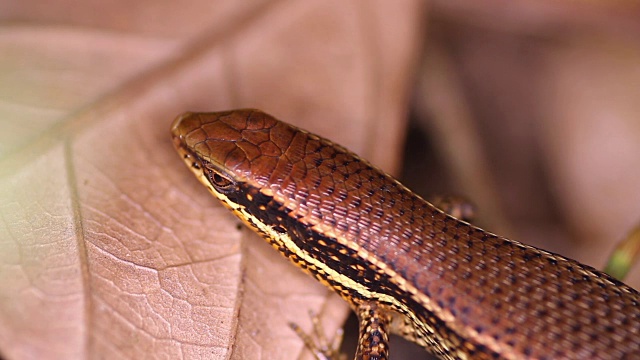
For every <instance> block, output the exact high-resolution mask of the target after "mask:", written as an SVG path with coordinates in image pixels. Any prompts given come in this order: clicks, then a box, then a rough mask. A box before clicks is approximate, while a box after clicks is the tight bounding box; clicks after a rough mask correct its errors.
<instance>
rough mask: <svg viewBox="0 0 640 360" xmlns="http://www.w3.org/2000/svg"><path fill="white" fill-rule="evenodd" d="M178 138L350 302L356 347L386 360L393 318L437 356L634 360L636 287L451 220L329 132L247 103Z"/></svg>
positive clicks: (228, 199)
mask: <svg viewBox="0 0 640 360" xmlns="http://www.w3.org/2000/svg"><path fill="white" fill-rule="evenodd" d="M172 133H173V139H174V144H175V146H176V149H177V150H178V152H179V153H180V154H181V156H182V157H183V159H184V161H185V163H186V164H187V165H188V166H189V167H190V168H191V170H192V171H193V172H194V174H195V175H196V176H197V177H198V179H199V180H200V181H201V182H202V183H203V184H204V185H205V186H206V187H207V188H208V189H209V190H210V192H211V193H212V194H213V195H214V196H216V197H217V198H219V199H220V200H222V202H223V203H224V204H225V206H227V207H228V208H230V209H231V210H232V211H233V212H234V213H235V214H236V215H237V216H239V217H240V218H241V219H242V220H243V221H244V222H245V223H246V224H247V225H249V226H250V227H251V228H253V229H254V230H256V231H257V232H258V233H260V234H261V235H262V236H263V237H264V238H265V239H266V240H267V241H269V242H270V243H271V244H272V246H273V247H274V248H276V249H277V250H278V251H280V252H281V253H282V254H283V255H284V256H286V257H287V258H289V259H290V260H291V261H292V262H293V263H294V264H296V265H297V266H298V267H300V268H302V269H303V270H305V271H306V272H308V273H310V274H311V275H312V276H314V277H315V278H316V279H318V280H319V281H320V282H322V283H323V284H325V285H327V286H329V287H330V288H332V289H333V290H335V291H336V292H337V293H339V294H340V295H341V296H342V297H343V298H344V299H345V300H346V301H348V302H349V303H350V304H351V306H352V307H353V308H354V309H355V310H356V312H357V313H358V314H359V316H360V320H361V329H360V331H361V335H360V345H359V350H358V354H367V353H370V352H371V351H378V350H381V351H380V354H381V355H380V357H379V358H380V359H385V358H387V355H386V350H387V343H386V332H385V331H384V329H385V328H386V327H387V326H388V327H389V330H390V331H391V332H395V333H399V334H400V335H402V336H404V337H406V338H408V339H410V340H412V341H414V342H416V343H418V344H420V345H422V346H424V347H425V348H426V349H427V350H429V351H430V352H432V353H434V354H436V355H437V356H439V357H441V358H444V359H465V358H473V359H526V358H537V359H559V358H563V359H564V358H570V359H595V358H599V359H622V358H640V295H639V293H638V292H637V291H636V290H634V289H632V288H630V287H628V286H627V285H625V284H623V283H621V282H619V281H617V280H615V279H613V278H611V277H610V276H608V275H606V274H604V273H602V272H600V271H598V270H595V269H593V268H591V267H589V266H587V265H583V264H580V263H579V262H577V261H574V260H571V259H567V258H565V257H563V256H560V255H557V254H553V253H550V252H547V251H544V250H541V249H537V248H535V247H532V246H528V245H524V244H522V243H519V242H517V241H513V240H509V239H506V238H503V237H500V236H496V235H494V234H491V233H488V232H486V231H483V230H481V229H479V228H477V227H474V226H471V225H469V224H467V223H465V222H463V221H460V220H457V219H455V218H453V217H451V216H448V215H446V214H445V213H443V212H442V211H440V210H438V209H436V208H435V207H433V206H432V205H431V204H430V203H428V202H426V201H424V200H423V199H422V198H421V197H419V196H417V195H416V194H414V193H412V192H411V191H410V190H409V189H407V188H406V187H404V186H403V185H402V184H400V183H399V182H398V181H397V180H395V179H393V178H392V177H391V176H390V175H388V174H385V173H384V172H382V171H381V170H379V169H377V168H375V167H373V166H372V165H370V164H369V163H368V162H366V161H364V160H362V159H360V158H359V157H358V156H357V155H355V154H353V153H351V152H349V151H348V150H346V149H344V148H342V147H340V146H338V145H336V144H333V143H332V142H330V141H329V140H326V139H323V138H320V137H318V136H316V135H313V134H310V133H308V132H306V131H303V130H300V129H298V128H296V127H293V126H291V125H289V124H286V123H284V122H281V121H278V120H276V119H274V118H273V117H271V116H270V115H268V114H265V113H263V112H261V111H258V110H251V109H245V110H235V111H228V112H217V113H186V114H184V115H182V116H180V117H179V118H177V119H176V121H175V122H174V124H173V126H172ZM372 305H373V306H372ZM364 309H368V311H364ZM367 314H370V315H371V316H369V315H367ZM372 325H373V326H372ZM363 328H364V329H363ZM371 328H375V329H378V330H381V332H380V335H381V336H377V337H375V336H374V337H375V340H376V341H373V342H372V341H368V342H367V340H366V339H372V337H371V336H372V335H371V333H367V331H366V329H371ZM373 335H375V334H373ZM363 339H364V340H363ZM368 343H375V345H376V348H375V349H372V348H371V347H370V345H367V344H368ZM367 347H368V348H367ZM359 358H365V357H364V355H359Z"/></svg>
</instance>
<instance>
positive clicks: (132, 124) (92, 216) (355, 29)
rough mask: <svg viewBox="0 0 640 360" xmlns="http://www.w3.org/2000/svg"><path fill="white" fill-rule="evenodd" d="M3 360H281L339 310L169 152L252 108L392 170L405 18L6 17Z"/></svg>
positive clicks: (275, 9) (63, 6) (158, 13)
mask: <svg viewBox="0 0 640 360" xmlns="http://www.w3.org/2000/svg"><path fill="white" fill-rule="evenodd" d="M0 7H1V8H2V11H0V12H2V13H3V14H5V15H3V16H5V18H10V19H12V20H13V21H12V22H5V23H4V25H3V27H2V30H3V31H2V33H1V34H0V78H1V79H2V81H0V99H2V101H1V102H0V113H1V114H2V119H3V122H2V124H1V125H0V126H1V127H2V130H0V198H1V199H2V202H1V204H0V219H1V222H0V353H1V354H2V355H3V356H4V357H6V358H8V359H29V358H38V359H43V358H65V359H73V358H144V357H157V358H237V359H240V358H262V359H279V358H283V357H286V358H295V357H298V356H299V355H300V354H301V353H302V352H303V347H302V344H301V342H300V340H299V339H298V338H297V337H296V335H295V334H294V333H293V332H292V331H291V330H290V329H289V328H288V327H287V325H286V324H287V322H289V321H296V322H298V323H300V324H301V325H302V326H303V327H304V328H306V329H309V325H310V321H309V320H308V315H307V312H308V311H309V310H315V311H316V312H320V313H321V314H322V315H323V316H325V317H327V320H324V323H325V325H326V326H327V328H328V329H327V331H328V332H331V331H333V330H335V329H336V327H338V326H339V324H340V320H341V318H343V317H344V316H345V314H346V312H345V310H346V308H345V305H344V304H343V303H342V302H341V301H336V298H335V297H334V295H331V294H330V293H329V292H328V290H326V289H325V288H323V287H322V286H320V285H318V284H316V283H315V282H314V281H313V280H312V279H310V278H308V277H307V276H306V275H304V274H303V273H301V272H300V271H298V270H297V269H295V267H293V266H291V265H290V264H289V263H287V262H286V260H284V259H282V258H281V257H280V256H279V254H277V253H276V252H275V251H273V250H272V249H271V248H269V246H268V245H267V244H266V243H265V242H264V241H263V240H261V239H259V238H258V237H257V236H255V235H254V234H252V233H250V231H248V230H245V229H244V228H243V227H240V226H238V221H237V220H235V219H234V218H233V217H232V215H230V214H229V213H228V212H227V211H226V210H225V209H223V208H222V207H221V206H220V205H219V204H217V203H216V202H215V201H214V200H213V199H212V198H211V197H210V196H209V195H208V194H207V191H206V190H205V189H204V188H203V187H201V186H200V185H199V184H198V183H197V181H196V180H195V179H194V178H193V177H192V175H191V174H190V173H189V171H187V169H185V168H184V165H183V164H182V163H181V160H180V159H179V158H178V156H177V155H176V154H175V153H174V150H173V148H172V145H171V142H170V137H169V125H170V123H171V121H172V119H173V118H174V117H175V116H176V115H178V114H179V113H181V112H183V111H186V110H195V111H198V110H202V111H213V110H222V109H228V108H236V107H249V106H250V107H259V108H263V109H264V110H266V111H268V112H271V113H272V114H274V115H276V116H277V117H279V118H281V119H284V120H287V121H290V122H292V123H294V124H296V125H299V126H302V127H304V128H307V129H309V130H312V131H314V132H317V133H320V134H322V135H324V136H327V137H330V138H332V139H334V140H336V141H338V142H340V143H343V144H345V145H347V146H348V147H350V148H351V149H352V150H354V151H357V152H359V153H360V154H362V155H363V156H365V157H368V158H370V159H371V160H372V161H373V162H375V163H377V164H379V165H381V166H382V167H384V168H386V169H389V170H396V169H397V168H398V159H399V157H400V144H401V138H402V132H403V124H404V122H403V120H402V119H404V118H405V112H406V110H405V105H406V98H407V94H408V90H407V84H408V83H409V80H410V79H409V77H410V74H411V70H412V64H413V62H414V59H415V55H416V53H415V48H416V47H415V43H416V40H417V38H418V31H417V30H418V26H417V23H418V21H419V19H420V13H421V12H420V2H419V1H405V2H403V3H402V6H398V4H395V3H394V4H391V3H385V2H382V1H378V2H374V3H372V2H364V1H362V2H350V3H342V2H339V1H332V2H322V3H320V2H292V1H276V2H254V3H245V2H231V1H227V2H222V1H217V2H204V1H200V2H198V1H190V2H187V3H185V2H181V3H171V4H169V3H167V4H156V3H155V2H143V3H136V4H132V3H129V2H127V3H125V2H122V3H119V4H109V5H106V4H104V3H102V2H93V3H91V2H86V3H83V4H78V3H76V2H63V1H60V2H58V3H47V4H38V6H36V4H35V3H33V4H29V3H24V2H22V3H18V2H14V3H4V4H3V5H1V6H0Z"/></svg>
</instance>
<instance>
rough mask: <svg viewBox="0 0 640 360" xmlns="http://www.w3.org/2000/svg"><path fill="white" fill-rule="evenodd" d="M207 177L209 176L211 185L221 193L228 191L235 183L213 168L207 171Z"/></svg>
mask: <svg viewBox="0 0 640 360" xmlns="http://www.w3.org/2000/svg"><path fill="white" fill-rule="evenodd" d="M207 177H208V178H209V182H211V185H213V187H215V188H216V190H218V191H220V192H222V193H228V192H230V191H231V190H232V189H233V187H234V185H235V183H234V182H233V181H231V179H229V178H227V177H226V176H224V175H221V174H220V173H218V172H215V171H213V170H210V171H209V173H208V174H207Z"/></svg>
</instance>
